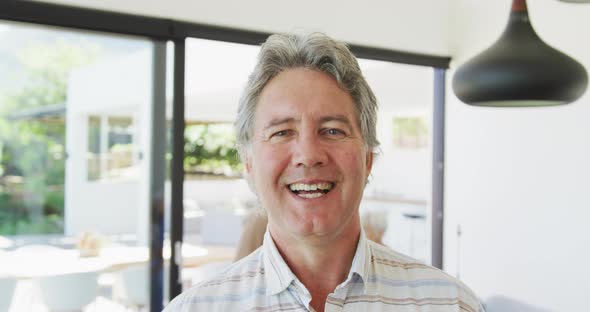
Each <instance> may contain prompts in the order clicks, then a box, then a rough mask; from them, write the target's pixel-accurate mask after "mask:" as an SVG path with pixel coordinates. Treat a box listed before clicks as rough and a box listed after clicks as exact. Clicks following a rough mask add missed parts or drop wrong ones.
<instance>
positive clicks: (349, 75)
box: [235, 33, 379, 157]
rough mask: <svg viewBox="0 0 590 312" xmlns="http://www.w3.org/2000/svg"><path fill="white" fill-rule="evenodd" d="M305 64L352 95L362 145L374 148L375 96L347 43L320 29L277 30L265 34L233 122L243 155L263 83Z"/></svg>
mask: <svg viewBox="0 0 590 312" xmlns="http://www.w3.org/2000/svg"><path fill="white" fill-rule="evenodd" d="M299 67H302V68H308V69H313V70H317V71H321V72H324V73H327V74H329V75H330V76H332V77H334V78H335V79H336V81H337V83H338V85H339V86H340V88H342V89H343V90H345V91H347V92H348V93H349V94H350V96H351V97H352V99H353V101H354V103H355V104H356V105H355V110H356V112H357V117H358V120H357V122H358V124H359V127H360V129H361V133H362V136H363V139H364V142H365V145H366V146H367V147H368V148H369V149H370V150H371V151H373V150H374V149H375V148H376V147H377V146H379V142H378V141H377V134H376V123H377V99H376V98H375V95H374V94H373V91H371V88H370V87H369V85H368V84H367V81H366V80H365V78H364V77H363V74H362V73H361V70H360V67H359V65H358V62H357V60H356V58H355V56H354V55H353V54H352V52H350V50H349V49H348V47H347V46H346V44H344V43H342V42H338V41H336V40H334V39H332V38H330V37H328V36H327V35H325V34H323V33H310V34H306V35H297V34H277V35H272V36H270V37H268V39H267V40H266V42H265V43H264V44H262V46H261V49H260V52H259V54H258V63H257V64H256V67H255V68H254V71H253V72H252V74H251V75H250V77H249V79H248V83H247V84H246V88H245V90H244V92H243V94H242V97H241V99H240V103H239V108H238V115H237V119H236V122H235V128H236V138H237V144H238V150H239V151H240V154H241V155H242V157H243V156H244V155H243V152H244V148H245V147H247V146H249V143H250V140H251V139H252V135H253V131H254V115H255V112H256V105H257V102H258V98H259V96H260V94H261V93H262V90H263V89H264V87H265V86H266V84H267V83H268V82H269V81H270V80H271V79H273V78H274V77H275V76H277V75H278V74H279V73H281V72H282V71H284V70H287V69H291V68H299Z"/></svg>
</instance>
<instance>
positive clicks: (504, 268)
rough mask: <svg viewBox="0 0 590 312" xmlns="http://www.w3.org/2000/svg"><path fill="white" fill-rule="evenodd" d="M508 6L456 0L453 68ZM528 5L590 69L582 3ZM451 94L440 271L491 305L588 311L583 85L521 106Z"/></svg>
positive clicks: (588, 165) (588, 182) (493, 33)
mask: <svg viewBox="0 0 590 312" xmlns="http://www.w3.org/2000/svg"><path fill="white" fill-rule="evenodd" d="M510 2H511V1H509V0H497V1H474V0H456V1H455V2H454V3H453V9H454V13H453V17H452V20H453V23H452V27H451V29H452V35H453V38H454V39H453V40H452V42H451V44H450V46H451V49H452V53H453V57H454V62H453V63H452V69H454V68H456V67H457V65H459V64H460V63H462V62H463V61H464V60H465V59H466V58H468V57H470V56H472V55H474V53H476V52H478V51H480V50H482V49H483V48H485V47H486V46H487V45H489V44H491V43H492V42H493V41H495V39H496V38H497V37H498V35H499V34H500V32H501V31H502V30H503V28H504V26H505V23H506V21H507V18H508V11H509V8H510ZM529 11H530V17H531V20H532V23H533V25H534V27H535V28H536V30H537V32H538V33H539V35H540V36H541V37H542V38H543V39H545V41H546V42H548V43H549V44H551V45H553V46H555V47H558V48H559V49H560V50H562V51H564V52H566V53H568V54H569V55H571V56H574V57H575V58H576V59H577V60H578V61H580V62H582V63H583V64H584V65H585V67H586V68H587V69H590V40H589V39H588V38H589V36H588V35H589V34H590V18H589V17H590V5H581V4H578V5H575V4H567V3H563V2H560V1H556V0H535V1H529ZM452 74H453V72H452V71H450V72H449V75H448V78H449V79H448V86H449V88H450V85H451V78H452ZM447 95H448V96H447V99H448V105H447V115H446V117H447V119H446V127H447V132H446V177H445V207H446V220H445V227H446V228H445V258H444V260H445V268H446V269H447V270H448V271H450V272H451V273H457V271H458V272H459V273H460V277H461V278H462V279H463V280H464V281H465V282H466V283H467V284H468V285H470V286H471V287H472V288H473V289H474V290H475V291H476V292H477V293H478V295H480V296H481V297H483V298H484V299H488V300H490V299H491V300H490V301H488V302H489V308H490V310H491V311H545V310H550V311H581V310H584V307H585V306H586V305H587V304H586V297H587V295H588V287H587V286H586V281H587V280H589V279H590V267H589V266H588V265H587V263H590V248H589V246H590V227H588V225H589V221H588V220H590V209H589V208H590V196H588V194H589V187H590V162H589V161H588V160H589V159H590V138H589V134H590V123H589V122H588V118H589V117H590V92H588V91H587V92H586V94H585V96H583V97H582V98H581V99H580V100H578V101H577V102H576V103H573V104H571V105H568V106H562V107H550V108H528V109H501V108H476V107H471V106H467V105H465V104H462V103H460V102H459V101H458V100H457V99H456V98H455V97H454V96H453V94H452V92H451V91H450V90H448V93H447ZM458 225H460V226H461V229H462V236H461V238H460V243H459V240H458V239H457V235H456V231H457V226H458ZM502 302H504V303H502ZM505 303H508V304H505ZM510 303H513V304H514V305H513V308H512V309H509V308H508V305H510ZM519 305H520V306H519ZM523 305H525V306H523ZM527 305H528V309H527V308H526V306H527ZM532 307H536V308H538V309H533V308H532ZM494 308H495V309H494ZM542 309H545V310H542Z"/></svg>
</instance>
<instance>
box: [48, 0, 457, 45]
mask: <svg viewBox="0 0 590 312" xmlns="http://www.w3.org/2000/svg"><path fill="white" fill-rule="evenodd" d="M44 1H45V2H52V3H59V4H67V5H73V6H81V7H88V8H95V9H102V10H112V11H117V12H124V13H132V14H139V15H147V16H155V17H165V18H171V19H175V20H183V21H189V22H195V23H203V24H211V25H221V26H226V27H233V28H240V29H249V30H257V31H265V32H286V31H293V30H301V29H304V30H318V31H324V32H327V33H328V34H330V35H331V36H334V37H336V38H338V39H341V40H345V41H348V42H351V43H355V44H364V45H368V46H373V47H384V48H390V49H396V50H404V51H411V52H420V53H427V54H435V55H443V56H446V55H448V54H449V47H448V20H447V17H448V6H449V1H450V0H413V1H407V0H372V1H366V2H358V1H338V0H325V1H314V0H301V1H272V0H253V1H242V0H219V1H197V0H168V1H162V0H126V1H120V0H44Z"/></svg>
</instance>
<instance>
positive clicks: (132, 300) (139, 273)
mask: <svg viewBox="0 0 590 312" xmlns="http://www.w3.org/2000/svg"><path fill="white" fill-rule="evenodd" d="M148 273H149V272H148V267H147V265H145V264H141V265H134V266H130V267H127V268H125V269H122V270H120V271H118V272H117V274H116V277H115V282H114V284H113V299H114V300H115V301H116V302H119V303H121V304H123V305H125V306H126V307H132V308H134V309H136V310H141V309H143V308H144V307H145V306H147V304H148V302H149V275H148Z"/></svg>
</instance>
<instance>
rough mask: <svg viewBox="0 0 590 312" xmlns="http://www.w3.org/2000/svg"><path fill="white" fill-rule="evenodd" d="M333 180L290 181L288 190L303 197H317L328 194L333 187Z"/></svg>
mask: <svg viewBox="0 0 590 312" xmlns="http://www.w3.org/2000/svg"><path fill="white" fill-rule="evenodd" d="M334 185H335V183H334V182H320V183H292V184H289V190H290V191H291V192H292V193H293V194H295V195H297V196H299V197H303V198H308V199H310V198H318V197H321V196H324V195H325V194H328V193H329V192H330V191H331V190H332V189H333V188H334Z"/></svg>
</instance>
